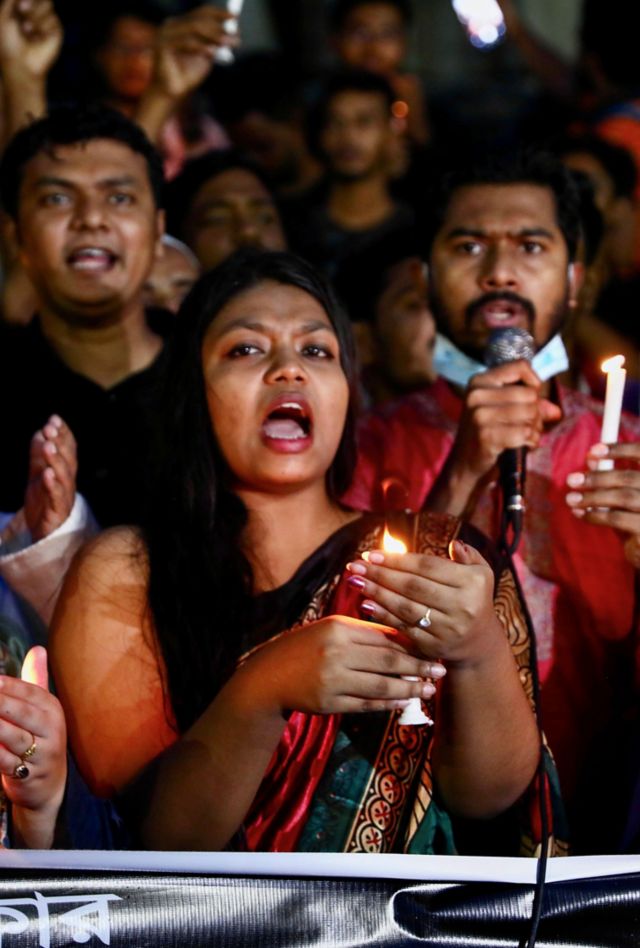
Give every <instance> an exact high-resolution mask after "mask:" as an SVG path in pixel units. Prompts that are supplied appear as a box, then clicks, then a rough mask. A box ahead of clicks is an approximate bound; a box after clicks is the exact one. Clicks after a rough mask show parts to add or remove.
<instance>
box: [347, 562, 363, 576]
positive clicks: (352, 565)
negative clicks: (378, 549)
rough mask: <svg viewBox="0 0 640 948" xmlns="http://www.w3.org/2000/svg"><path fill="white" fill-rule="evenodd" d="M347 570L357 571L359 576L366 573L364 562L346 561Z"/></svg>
mask: <svg viewBox="0 0 640 948" xmlns="http://www.w3.org/2000/svg"><path fill="white" fill-rule="evenodd" d="M347 570H348V571H349V572H350V573H358V574H359V575H360V576H366V575H367V567H366V566H365V565H364V563H347Z"/></svg>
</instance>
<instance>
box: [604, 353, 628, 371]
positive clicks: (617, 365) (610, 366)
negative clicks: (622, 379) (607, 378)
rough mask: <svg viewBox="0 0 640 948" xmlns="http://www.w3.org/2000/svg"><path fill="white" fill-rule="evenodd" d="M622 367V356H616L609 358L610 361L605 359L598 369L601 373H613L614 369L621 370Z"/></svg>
mask: <svg viewBox="0 0 640 948" xmlns="http://www.w3.org/2000/svg"><path fill="white" fill-rule="evenodd" d="M623 365H624V356H623V355H617V356H611V358H610V359H605V361H604V362H603V363H602V365H601V366H600V368H601V369H602V371H603V372H613V371H614V370H615V369H621V368H622V366H623Z"/></svg>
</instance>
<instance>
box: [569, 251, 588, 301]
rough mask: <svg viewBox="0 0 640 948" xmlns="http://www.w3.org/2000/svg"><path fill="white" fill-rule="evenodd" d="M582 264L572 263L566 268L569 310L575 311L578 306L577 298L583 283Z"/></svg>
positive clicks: (583, 270) (583, 271)
mask: <svg viewBox="0 0 640 948" xmlns="http://www.w3.org/2000/svg"><path fill="white" fill-rule="evenodd" d="M584 273H585V269H584V264H583V263H578V262H577V261H574V262H573V263H570V264H569V266H568V267H567V284H568V287H569V299H568V303H569V309H575V308H576V306H577V305H578V296H579V294H580V290H581V289H582V284H583V283H584Z"/></svg>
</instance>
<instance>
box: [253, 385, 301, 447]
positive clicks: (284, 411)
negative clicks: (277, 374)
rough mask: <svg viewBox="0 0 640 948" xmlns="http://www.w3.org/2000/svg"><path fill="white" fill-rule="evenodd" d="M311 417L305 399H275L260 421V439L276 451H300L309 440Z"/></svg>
mask: <svg viewBox="0 0 640 948" xmlns="http://www.w3.org/2000/svg"><path fill="white" fill-rule="evenodd" d="M311 429H312V419H311V411H310V408H309V405H308V403H307V401H306V399H303V398H299V397H297V396H292V395H285V396H281V397H280V398H278V399H276V400H275V402H274V403H273V404H272V406H271V407H270V409H269V412H268V413H267V415H266V417H265V419H264V421H263V422H262V428H261V434H262V440H263V441H264V442H265V443H267V444H268V445H269V446H270V447H273V448H275V449H276V450H278V451H284V452H294V451H301V450H303V449H304V448H306V447H307V446H308V444H309V443H310V442H311Z"/></svg>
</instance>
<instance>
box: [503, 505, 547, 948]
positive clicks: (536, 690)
mask: <svg viewBox="0 0 640 948" xmlns="http://www.w3.org/2000/svg"><path fill="white" fill-rule="evenodd" d="M509 526H511V527H512V528H513V529H512V533H511V539H510V540H509V539H508V538H507V530H508V527H509ZM520 534H521V522H520V523H518V521H516V523H515V524H514V523H513V522H512V521H511V519H510V518H509V517H508V515H507V514H503V518H502V531H501V539H500V543H501V547H502V551H503V553H504V554H505V557H506V560H507V563H508V565H509V567H510V569H511V572H512V574H513V578H514V581H515V584H516V589H517V590H518V593H519V596H520V600H521V602H522V609H523V614H524V620H525V623H526V626H527V631H528V633H529V641H530V643H531V645H530V649H531V682H532V690H533V704H534V708H535V715H536V723H537V725H538V736H539V738H540V759H539V762H538V768H537V772H536V773H537V777H538V806H539V809H540V830H541V833H540V836H541V838H540V855H539V857H538V863H537V866H536V882H535V890H534V895H533V905H532V907H531V918H530V924H529V930H528V932H527V933H525V934H524V935H523V936H522V938H521V940H520V941H519V943H518V948H534V946H535V944H536V940H537V937H538V928H539V926H540V920H541V918H542V907H543V902H544V890H545V884H546V877H547V862H548V859H549V820H548V812H547V798H546V792H545V791H546V785H547V780H546V777H547V754H546V749H545V746H544V738H543V733H542V723H541V719H540V679H539V676H538V654H537V648H536V637H535V632H534V628H533V622H532V621H531V615H530V613H529V609H528V606H527V603H526V600H525V598H524V595H523V592H522V586H521V584H520V580H519V578H518V573H517V572H516V568H515V564H514V562H513V559H512V556H513V553H515V551H516V549H517V548H518V544H519V542H520Z"/></svg>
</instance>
